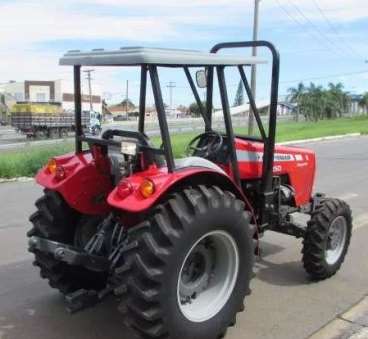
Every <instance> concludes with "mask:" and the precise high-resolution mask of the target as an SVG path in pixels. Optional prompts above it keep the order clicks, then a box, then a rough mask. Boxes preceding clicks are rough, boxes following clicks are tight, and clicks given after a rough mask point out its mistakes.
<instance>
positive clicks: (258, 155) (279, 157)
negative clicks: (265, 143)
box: [236, 150, 303, 162]
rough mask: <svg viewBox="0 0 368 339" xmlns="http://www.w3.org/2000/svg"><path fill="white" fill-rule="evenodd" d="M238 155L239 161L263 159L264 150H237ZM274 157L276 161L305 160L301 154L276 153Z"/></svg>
mask: <svg viewBox="0 0 368 339" xmlns="http://www.w3.org/2000/svg"><path fill="white" fill-rule="evenodd" d="M236 155H237V157H238V161H247V162H262V161H263V152H248V151H241V150H237V151H236ZM273 159H274V161H275V162H285V161H303V156H302V155H301V154H295V155H293V154H283V153H275V155H274V158H273Z"/></svg>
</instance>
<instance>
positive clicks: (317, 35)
mask: <svg viewBox="0 0 368 339" xmlns="http://www.w3.org/2000/svg"><path fill="white" fill-rule="evenodd" d="M276 2H277V4H278V5H279V7H280V8H281V9H282V10H283V11H284V12H285V14H286V15H287V16H288V18H289V19H290V20H291V21H293V22H295V23H296V24H297V25H298V26H301V27H302V28H303V29H304V30H306V31H305V33H307V34H309V35H310V36H311V37H312V38H314V39H318V40H319V45H320V46H321V47H322V48H323V49H324V50H326V51H328V52H330V53H332V52H333V51H332V50H331V49H330V48H328V47H327V46H326V41H327V42H329V43H330V45H331V46H332V47H334V48H335V50H336V52H339V53H340V54H341V55H342V56H344V57H346V54H345V50H341V46H336V45H335V43H334V42H331V41H330V40H331V39H330V38H329V37H328V36H326V35H325V34H324V32H323V31H321V30H320V29H319V28H318V26H316V25H315V24H314V23H313V22H312V21H311V20H310V19H309V18H308V17H306V16H305V14H304V13H303V12H302V11H301V10H300V9H299V7H297V6H296V5H295V4H294V3H292V2H291V1H290V0H288V2H289V4H290V5H291V6H293V7H294V8H295V9H296V10H297V12H298V13H299V15H300V16H301V17H302V18H304V20H305V21H302V20H301V19H300V18H297V17H295V16H294V15H293V13H292V12H291V11H290V10H289V9H288V8H287V7H286V6H284V5H283V4H282V3H281V1H280V0H276ZM308 24H309V25H308ZM312 28H313V29H312Z"/></svg>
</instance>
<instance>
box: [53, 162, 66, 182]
mask: <svg viewBox="0 0 368 339" xmlns="http://www.w3.org/2000/svg"><path fill="white" fill-rule="evenodd" d="M65 177H66V173H65V169H64V167H63V166H61V165H58V166H56V172H55V178H56V179H58V180H63V179H65Z"/></svg>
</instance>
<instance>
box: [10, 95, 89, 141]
mask: <svg viewBox="0 0 368 339" xmlns="http://www.w3.org/2000/svg"><path fill="white" fill-rule="evenodd" d="M81 123H82V128H83V129H86V128H90V112H87V111H85V112H82V119H81ZM11 125H12V126H13V127H14V128H15V129H17V130H18V131H20V132H22V133H24V134H26V135H27V137H29V138H58V137H65V136H67V134H68V132H72V131H74V130H75V123H74V112H68V111H64V110H63V108H62V106H61V103H57V102H55V103H49V102H45V103H32V102H17V103H16V104H15V105H13V107H12V109H11Z"/></svg>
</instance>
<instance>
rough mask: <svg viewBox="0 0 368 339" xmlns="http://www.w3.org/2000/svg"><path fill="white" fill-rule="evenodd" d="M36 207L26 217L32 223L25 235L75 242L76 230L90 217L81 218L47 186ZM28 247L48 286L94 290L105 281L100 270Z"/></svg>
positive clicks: (61, 289)
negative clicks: (90, 269)
mask: <svg viewBox="0 0 368 339" xmlns="http://www.w3.org/2000/svg"><path fill="white" fill-rule="evenodd" d="M36 207H37V211H36V212H35V213H33V214H32V215H31V216H30V218H29V220H30V222H31V223H32V224H33V227H32V229H31V230H30V231H29V232H28V233H27V236H28V237H32V236H38V237H42V238H45V239H48V240H54V241H58V242H62V243H65V244H70V245H75V234H76V231H77V230H78V229H80V227H82V226H84V225H85V223H86V222H87V220H88V222H89V223H91V220H92V219H91V217H89V218H86V217H82V218H81V217H80V215H78V214H77V213H76V212H75V211H73V210H72V209H71V208H70V207H69V206H68V205H67V204H66V203H65V201H64V200H63V199H62V197H61V196H60V195H59V194H58V193H57V192H53V191H50V190H45V191H44V195H43V196H42V197H41V198H39V199H38V200H37V201H36ZM96 222H97V220H96ZM96 222H95V223H96ZM96 227H97V225H96ZM30 251H31V252H33V253H34V255H35V260H34V262H33V264H34V266H38V267H39V268H40V275H41V277H42V278H44V279H47V280H48V282H49V285H50V286H51V287H52V288H56V289H58V290H59V291H60V292H61V293H63V294H68V293H72V292H74V291H76V290H78V289H81V288H84V289H96V290H98V289H101V288H103V287H104V286H105V284H106V277H105V276H104V274H101V273H98V272H92V271H89V270H87V269H85V268H83V267H78V266H70V265H68V264H66V263H64V262H61V261H58V260H56V259H55V258H54V256H52V255H51V254H48V253H43V252H41V251H39V250H30Z"/></svg>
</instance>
